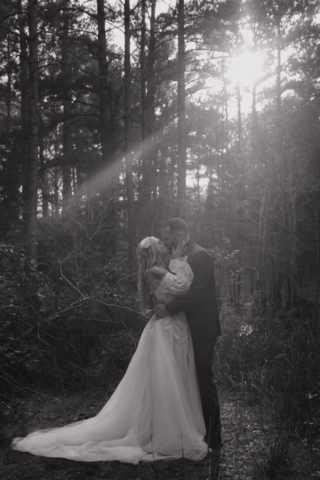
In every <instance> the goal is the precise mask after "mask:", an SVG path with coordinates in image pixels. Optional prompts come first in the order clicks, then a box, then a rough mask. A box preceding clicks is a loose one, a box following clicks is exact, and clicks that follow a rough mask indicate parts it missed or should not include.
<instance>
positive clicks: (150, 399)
mask: <svg viewBox="0 0 320 480" xmlns="http://www.w3.org/2000/svg"><path fill="white" fill-rule="evenodd" d="M180 254H181V251H180V250H179V249H177V251H176V252H175V253H174V255H173V257H177V256H179V255H180ZM168 255H169V252H168V250H167V248H166V247H165V246H164V245H163V244H162V242H160V241H159V240H158V239H157V238H155V237H147V238H145V239H144V240H142V241H141V243H140V244H139V246H138V248H137V256H138V259H139V263H140V272H139V293H140V301H141V306H142V310H143V311H144V312H146V310H147V308H148V307H149V306H150V301H151V296H152V295H154V296H155V297H156V299H157V300H159V301H162V302H167V301H169V300H170V299H171V298H172V295H179V294H183V293H185V292H186V291H187V290H188V289H189V287H190V285H191V283H192V279H193V273H192V271H191V268H190V267H189V265H188V264H187V263H186V262H185V261H184V259H183V258H173V259H172V260H171V261H170V263H169V271H168V270H166V269H165V265H166V260H167V259H168ZM204 433H205V426H204V421H203V416H202V407H201V401H200V395H199V389H198V383H197V378H196V371H195V363H194V357H193V348H192V339H191V335H190V331H189V327H188V325H187V322H186V319H185V315H184V313H183V312H181V313H179V314H177V315H174V316H173V317H169V316H168V317H166V318H163V319H161V320H157V319H156V316H155V315H154V316H153V317H152V318H151V320H150V321H149V322H148V324H147V325H146V327H145V329H144V331H143V333H142V336H141V338H140V341H139V344H138V347H137V350H136V352H135V354H134V355H133V357H132V360H131V362H130V364H129V367H128V369H127V371H126V373H125V375H124V377H123V379H122V380H121V382H120V383H119V385H118V387H117V389H116V390H115V392H114V393H113V395H112V396H111V397H110V399H109V400H108V402H107V403H106V405H105V406H104V407H103V408H102V410H101V411H100V412H99V413H98V414H97V415H96V416H95V417H93V418H90V419H87V420H82V421H80V422H76V423H72V424H69V425H66V426H64V427H61V428H50V429H46V430H39V431H37V432H34V433H31V434H30V435H28V436H26V437H25V438H15V439H14V441H13V444H12V446H13V448H14V449H15V450H20V451H23V452H30V453H32V454H34V455H40V456H45V457H63V458H67V459H71V460H77V461H86V462H92V461H112V460H118V461H120V462H127V463H133V464H137V463H138V462H140V461H153V460H160V459H168V458H179V457H185V458H189V459H191V460H200V459H202V458H203V457H205V455H206V454H207V449H208V447H207V445H206V443H205V442H204V441H203V437H204Z"/></svg>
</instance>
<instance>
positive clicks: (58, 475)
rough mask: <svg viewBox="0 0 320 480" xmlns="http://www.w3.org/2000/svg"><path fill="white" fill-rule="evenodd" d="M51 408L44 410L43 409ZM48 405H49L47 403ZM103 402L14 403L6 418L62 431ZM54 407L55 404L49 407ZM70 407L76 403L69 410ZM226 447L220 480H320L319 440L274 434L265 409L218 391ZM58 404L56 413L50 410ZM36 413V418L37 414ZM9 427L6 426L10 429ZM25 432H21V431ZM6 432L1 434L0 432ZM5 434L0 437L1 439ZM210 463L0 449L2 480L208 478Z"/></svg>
mask: <svg viewBox="0 0 320 480" xmlns="http://www.w3.org/2000/svg"><path fill="white" fill-rule="evenodd" d="M48 401H49V407H46V408H45V409H44V405H45V404H48ZM50 401H51V403H50ZM105 401H106V398H105V396H103V395H102V394H99V393H95V394H93V393H92V392H89V393H88V394H86V395H85V396H84V397H83V398H82V399H81V401H78V402H72V401H71V402H69V403H70V405H69V408H65V409H62V408H58V407H59V399H58V398H51V399H49V398H48V396H46V397H44V396H43V397H32V398H29V399H28V398H25V399H24V400H21V399H19V400H18V399H17V400H16V401H15V404H12V403H11V404H10V407H9V405H7V407H4V408H7V409H8V411H5V412H4V413H5V414H6V415H7V418H8V419H9V418H10V419H12V422H11V425H15V423H17V421H18V419H19V418H21V417H23V418H25V419H26V418H27V419H28V418H29V420H27V422H26V425H25V426H24V429H25V431H22V432H21V433H20V432H19V434H20V435H21V434H22V435H23V434H24V433H26V431H34V430H36V429H38V428H47V427H53V426H61V425H65V424H66V423H70V422H73V421H77V420H81V419H83V418H87V417H91V416H94V415H95V414H96V413H98V411H99V410H100V409H101V407H102V406H103V405H104V403H105ZM53 402H54V403H53ZM72 403H75V404H74V405H72ZM220 404H221V416H222V424H223V440H224V446H223V448H222V451H221V455H220V473H219V477H218V478H219V479H220V480H249V479H250V480H251V479H252V480H260V479H261V480H265V479H276V480H283V479H292V480H310V479H315V478H320V438H318V439H313V441H312V444H311V443H310V442H307V441H302V440H298V439H297V440H295V441H293V440H292V439H291V440H289V438H288V436H287V435H285V434H283V435H279V434H278V435H277V434H276V429H275V428H274V426H273V425H272V423H271V422H270V417H269V419H268V415H267V413H266V411H267V410H266V408H265V407H263V408H262V407H261V406H257V405H253V404H252V402H250V401H248V399H246V396H245V395H244V394H241V393H234V392H231V391H227V390H223V389H221V388H220ZM54 405H56V406H57V408H52V406H54ZM39 412H40V414H39ZM8 426H9V427H10V425H8ZM22 428H23V427H22ZM3 432H4V430H2V433H3ZM4 436H5V435H3V434H2V437H4ZM208 478H209V460H208V459H206V460H203V461H199V462H192V461H188V460H185V459H180V460H174V461H173V460H171V461H156V462H153V463H141V464H139V465H130V464H124V463H119V462H92V463H87V462H74V461H71V460H65V459H59V458H44V457H36V456H33V455H30V454H28V453H20V452H17V451H14V450H12V449H11V448H10V446H9V445H8V442H7V444H5V442H3V441H2V443H1V448H0V479H1V480H62V479H63V480H79V479H90V480H98V479H99V480H100V479H108V480H147V479H148V480H149V479H150V480H151V479H155V480H168V479H185V480H192V479H194V480H195V479H197V480H201V479H208Z"/></svg>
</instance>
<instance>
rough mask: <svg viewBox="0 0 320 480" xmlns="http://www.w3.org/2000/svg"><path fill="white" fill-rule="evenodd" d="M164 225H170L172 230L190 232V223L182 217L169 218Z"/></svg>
mask: <svg viewBox="0 0 320 480" xmlns="http://www.w3.org/2000/svg"><path fill="white" fill-rule="evenodd" d="M162 227H163V228H165V227H169V228H170V230H171V231H172V232H177V231H181V232H183V233H188V225H187V224H186V222H185V221H184V220H182V218H169V220H167V221H166V222H165V223H164V224H163V225H162Z"/></svg>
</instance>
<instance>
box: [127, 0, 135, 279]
mask: <svg viewBox="0 0 320 480" xmlns="http://www.w3.org/2000/svg"><path fill="white" fill-rule="evenodd" d="M124 36H125V47H124V148H125V167H126V196H127V215H128V261H129V271H130V272H131V271H132V270H133V265H134V258H135V249H136V245H135V243H136V238H135V236H136V235H135V208H134V187H133V173H132V163H133V157H132V145H131V76H132V75H131V60H130V39H131V26H130V0H125V6H124Z"/></svg>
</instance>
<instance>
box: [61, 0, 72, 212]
mask: <svg viewBox="0 0 320 480" xmlns="http://www.w3.org/2000/svg"><path fill="white" fill-rule="evenodd" d="M63 6H64V9H65V10H64V12H63V30H62V31H63V33H62V45H61V50H62V51H61V56H62V81H63V90H64V92H63V132H62V145H63V164H62V211H63V212H64V211H65V210H66V209H67V207H68V204H69V202H70V199H71V169H70V156H71V152H72V138H71V119H70V117H71V102H72V100H71V94H70V87H69V85H68V84H69V82H70V69H71V67H70V46H69V22H70V13H69V12H68V11H67V9H68V7H69V0H64V2H63Z"/></svg>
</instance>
